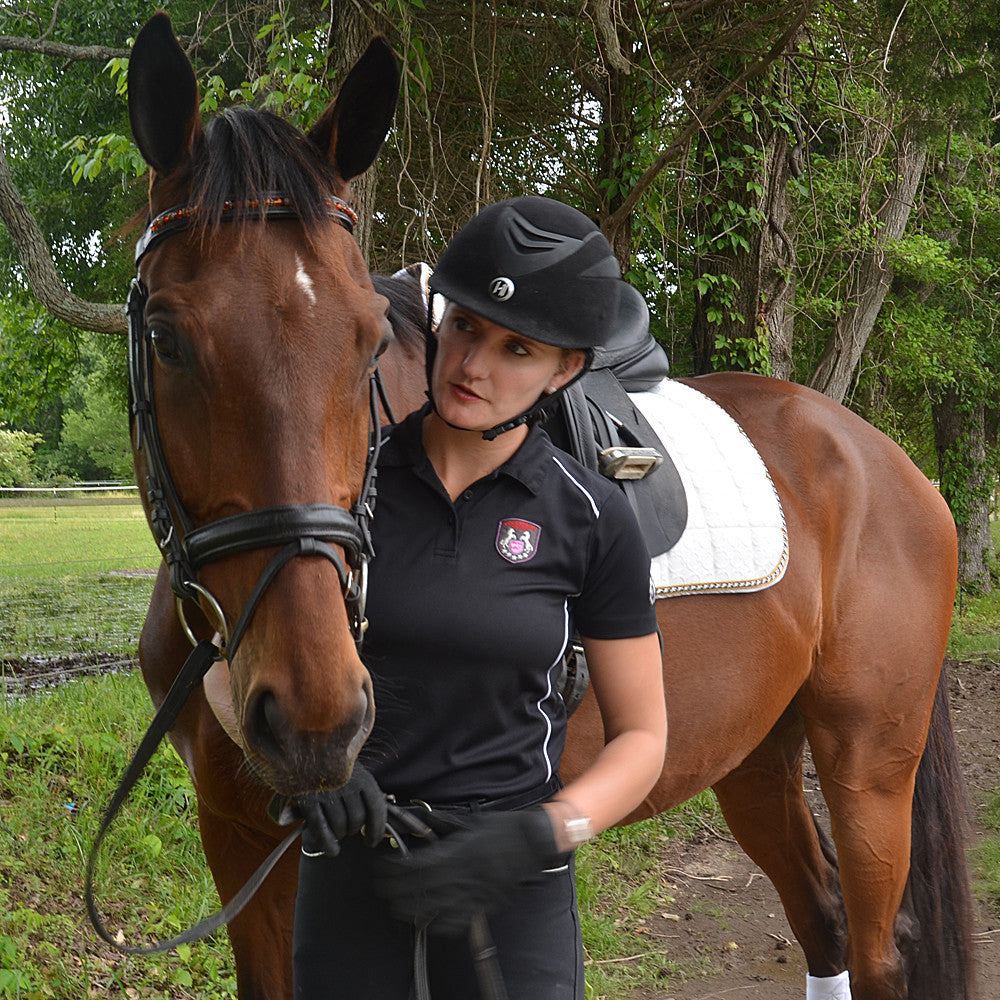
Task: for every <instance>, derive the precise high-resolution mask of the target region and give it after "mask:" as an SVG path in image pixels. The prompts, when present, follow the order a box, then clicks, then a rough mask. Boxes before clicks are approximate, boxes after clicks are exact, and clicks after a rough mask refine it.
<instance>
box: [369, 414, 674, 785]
mask: <svg viewBox="0 0 1000 1000" xmlns="http://www.w3.org/2000/svg"><path fill="white" fill-rule="evenodd" d="M426 412H427V411H426V409H424V410H423V411H419V412H418V413H415V414H413V415H411V416H410V417H408V418H407V419H406V420H405V421H403V422H402V423H401V424H400V425H399V426H398V427H396V428H395V429H394V430H393V431H392V433H391V435H390V437H389V438H388V440H387V441H386V442H385V444H384V446H383V449H382V452H381V456H380V458H379V465H378V507H377V511H376V515H375V519H374V541H375V558H374V560H373V561H372V564H371V572H370V578H369V588H368V605H367V617H368V620H369V623H370V624H369V628H368V632H367V633H366V636H365V642H364V647H363V650H362V655H363V658H364V661H365V664H366V665H367V667H368V669H369V671H370V672H371V674H372V679H373V682H374V685H375V705H376V713H375V728H374V730H373V733H372V736H371V737H370V739H369V741H368V743H367V744H366V746H365V748H364V750H363V753H362V760H363V762H364V763H365V765H366V766H368V767H369V768H370V769H371V770H372V771H373V773H374V774H375V777H376V778H377V779H378V781H379V784H380V785H381V787H382V788H383V789H384V790H385V791H387V792H393V793H395V794H396V795H397V796H398V797H399V799H400V801H407V800H409V799H410V798H420V799H424V800H425V801H428V802H439V803H444V802H466V801H470V800H479V799H496V798H503V797H506V796H509V795H519V794H522V793H524V792H527V791H529V790H531V789H533V788H535V787H537V786H539V785H542V784H544V783H545V782H546V781H548V780H550V779H551V778H552V777H553V776H554V775H556V774H557V773H558V767H559V758H560V755H561V753H562V749H563V744H564V742H565V735H566V712H565V708H564V705H563V702H562V698H561V696H560V695H559V692H558V691H557V690H556V689H555V686H556V684H557V682H558V679H559V672H560V669H561V664H562V657H563V654H564V652H565V650H566V646H567V643H568V641H569V640H570V638H571V636H572V633H573V631H574V629H576V630H577V631H578V632H579V633H580V634H581V635H584V636H587V637H590V638H595V639H619V638H630V637H635V636H642V635H649V634H650V633H652V632H654V631H655V630H656V618H655V614H654V610H653V605H652V600H651V589H650V577H649V555H648V553H647V551H646V547H645V545H644V543H643V540H642V536H641V534H640V532H639V528H638V526H637V524H636V522H635V518H634V516H633V514H632V509H631V507H630V506H629V504H628V502H627V500H626V499H625V497H624V495H623V494H622V492H621V491H620V490H619V489H618V487H617V486H615V485H614V484H613V483H611V482H610V481H608V480H607V479H605V478H603V477H601V476H599V475H597V474H596V473H592V472H590V471H588V470H587V469H585V468H584V467H583V466H581V465H579V464H578V463H577V462H575V461H574V460H573V459H572V458H571V457H570V456H569V455H567V454H566V453H564V452H562V451H560V450H558V449H557V448H556V447H555V446H554V445H553V444H552V442H551V441H550V440H549V437H548V435H547V434H546V433H545V432H544V431H543V430H542V429H541V428H538V427H535V428H533V429H532V430H531V431H530V433H529V434H528V437H527V439H526V440H525V442H524V444H523V445H522V446H521V447H520V448H519V449H518V451H517V453H516V454H515V455H514V456H513V457H512V458H511V459H510V461H508V462H507V463H506V464H505V465H503V466H502V467H501V468H500V469H498V470H497V471H496V472H494V473H493V474H492V475H490V476H487V477H486V478H485V479H482V480H480V481H479V482H477V483H474V484H473V485H472V486H471V487H469V489H468V490H466V491H465V492H464V493H463V494H462V495H461V496H460V497H459V498H458V499H457V500H456V501H455V502H454V503H452V501H451V498H450V497H449V496H448V494H447V492H446V490H445V488H444V486H443V485H442V484H441V481H440V480H439V479H438V476H437V474H436V472H435V471H434V468H433V466H432V465H431V463H430V460H429V459H428V458H427V455H426V453H425V452H424V448H423V443H422V438H421V424H422V420H423V417H424V415H425V414H426Z"/></svg>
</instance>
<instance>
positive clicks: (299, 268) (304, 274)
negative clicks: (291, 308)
mask: <svg viewBox="0 0 1000 1000" xmlns="http://www.w3.org/2000/svg"><path fill="white" fill-rule="evenodd" d="M295 284H296V285H298V287H299V288H300V289H301V290H302V293H303V294H304V295H305V297H306V298H307V299H308V300H309V305H310V306H315V305H316V290H315V288H314V287H313V280H312V278H310V277H309V272H308V271H307V270H306V266H305V264H303V263H302V258H301V257H300V256H299V255H298V254H296V255H295Z"/></svg>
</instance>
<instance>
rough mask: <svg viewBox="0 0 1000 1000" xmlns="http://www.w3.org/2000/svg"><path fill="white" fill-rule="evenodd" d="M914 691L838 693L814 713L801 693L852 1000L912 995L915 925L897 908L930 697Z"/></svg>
mask: <svg viewBox="0 0 1000 1000" xmlns="http://www.w3.org/2000/svg"><path fill="white" fill-rule="evenodd" d="M923 687H924V685H923V683H922V682H921V683H914V684H913V685H912V688H917V689H920V688H923ZM912 688H911V690H910V691H906V690H904V686H903V685H898V686H897V687H896V689H895V690H894V691H893V699H894V700H893V702H892V704H891V705H890V704H888V703H887V702H886V701H885V700H884V698H872V697H871V696H870V694H869V696H868V697H864V696H863V695H862V694H861V693H859V695H858V696H857V697H855V698H849V697H846V696H844V695H843V694H842V695H841V697H839V698H837V699H830V700H829V701H828V702H827V703H826V704H825V706H824V708H825V711H824V712H823V713H822V715H821V716H820V715H819V713H818V712H816V711H814V710H815V709H816V706H815V705H814V704H812V703H811V698H810V695H809V694H808V693H806V692H800V697H799V703H800V705H801V706H802V710H803V713H804V714H805V715H806V718H807V723H806V727H807V733H808V738H809V744H810V747H811V748H812V754H813V761H814V763H815V765H816V770H817V773H818V774H819V778H820V784H821V786H822V789H823V797H824V798H825V799H826V803H827V806H828V807H829V810H830V827H831V831H832V833H833V839H834V843H835V844H836V845H837V858H838V864H839V870H840V884H841V891H842V892H843V896H844V907H845V910H846V912H847V922H848V936H849V945H848V950H849V966H850V970H851V990H852V994H853V997H854V1000H903V998H905V997H907V996H909V995H910V993H909V992H908V988H907V970H906V965H907V954H908V953H912V949H913V947H914V946H915V942H914V941H913V940H912V937H913V936H914V935H915V934H917V933H919V931H918V930H917V929H916V928H915V927H914V926H913V924H912V922H910V921H907V920H906V919H905V916H904V918H903V919H900V907H901V905H902V902H903V896H904V892H905V889H906V881H907V875H908V872H909V866H910V835H911V825H910V824H911V812H912V802H913V788H914V777H915V774H916V770H917V765H918V763H919V760H920V755H921V751H922V749H923V744H924V739H925V735H926V732H927V724H928V716H929V713H930V701H929V699H930V697H931V696H932V694H933V687H931V688H930V691H929V692H927V693H924V692H923V691H919V690H917V691H914V690H912ZM820 718H821V720H822V721H820Z"/></svg>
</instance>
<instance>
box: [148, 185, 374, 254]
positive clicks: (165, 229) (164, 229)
mask: <svg viewBox="0 0 1000 1000" xmlns="http://www.w3.org/2000/svg"><path fill="white" fill-rule="evenodd" d="M324 204H325V205H326V211H327V215H329V216H330V217H331V218H333V219H336V220H337V221H338V222H340V223H342V224H343V226H344V228H345V229H346V230H347V231H348V232H349V233H353V232H354V227H355V226H356V225H357V224H358V216H357V213H356V212H355V211H354V209H353V208H351V206H350V205H348V204H347V202H346V201H342V200H341V199H340V198H327V199H326V200H325V202H324ZM222 214H223V218H228V219H237V218H238V219H247V220H253V219H282V218H286V219H297V218H299V212H298V209H296V207H295V205H294V204H293V203H292V201H291V199H290V198H288V197H287V196H286V195H283V194H273V195H267V196H266V197H264V198H260V199H257V198H254V199H252V200H250V201H227V202H224V203H223V205H222ZM197 219H198V208H197V206H195V205H177V206H175V207H174V208H168V209H167V210H166V211H165V212H160V214H159V215H158V216H156V218H155V219H152V220H151V221H150V223H149V224H148V225H147V226H146V229H145V232H143V234H142V236H140V237H139V240H138V242H137V243H136V245H135V265H136V267H138V266H139V261H141V260H142V258H143V257H144V256H145V255H146V253H147V252H148V251H149V249H150V248H151V247H152V246H154V245H155V244H156V243H157V242H158V241H159V240H160V239H162V238H163V237H164V236H169V235H170V234H171V233H176V232H179V231H180V230H182V229H190V228H191V226H193V225H194V224H195V222H197Z"/></svg>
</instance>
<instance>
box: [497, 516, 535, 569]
mask: <svg viewBox="0 0 1000 1000" xmlns="http://www.w3.org/2000/svg"><path fill="white" fill-rule="evenodd" d="M541 532H542V529H541V528H540V527H539V526H538V525H537V524H535V523H534V522H532V521H522V520H521V519H520V518H518V517H505V518H504V519H503V520H502V521H501V522H500V524H499V526H498V527H497V543H496V544H497V552H499V553H500V555H502V556H503V557H504V559H506V560H507V562H509V563H513V564H514V565H515V566H516V565H518V564H519V563H526V562H528V560H530V559H534V558H535V553H536V552H537V551H538V536H539V535H540V534H541Z"/></svg>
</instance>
